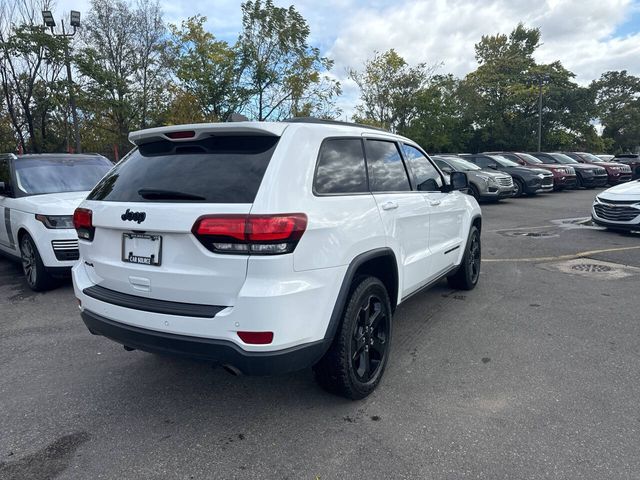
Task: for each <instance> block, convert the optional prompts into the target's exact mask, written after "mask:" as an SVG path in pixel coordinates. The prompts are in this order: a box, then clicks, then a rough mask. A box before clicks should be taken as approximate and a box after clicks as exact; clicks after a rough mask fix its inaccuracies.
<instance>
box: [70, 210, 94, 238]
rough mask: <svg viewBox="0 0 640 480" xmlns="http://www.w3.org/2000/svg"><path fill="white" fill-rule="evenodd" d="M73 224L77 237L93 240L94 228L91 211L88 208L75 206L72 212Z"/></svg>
mask: <svg viewBox="0 0 640 480" xmlns="http://www.w3.org/2000/svg"><path fill="white" fill-rule="evenodd" d="M73 226H74V227H75V229H76V231H77V232H78V238H80V239H82V240H88V241H92V240H93V234H94V233H95V230H96V229H95V228H94V226H93V213H92V212H91V210H89V209H88V208H76V211H75V212H73Z"/></svg>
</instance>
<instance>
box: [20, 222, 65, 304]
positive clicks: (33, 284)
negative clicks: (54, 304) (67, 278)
mask: <svg viewBox="0 0 640 480" xmlns="http://www.w3.org/2000/svg"><path fill="white" fill-rule="evenodd" d="M20 255H21V259H22V271H23V273H24V277H25V280H26V281H27V285H29V288H31V290H33V291H34V292H42V291H44V290H50V289H52V288H53V287H54V286H55V283H56V282H55V280H54V278H53V277H52V276H51V275H49V272H47V269H46V268H45V266H44V264H43V263H42V258H41V257H40V253H39V252H38V248H37V247H36V244H35V242H34V241H33V239H32V238H31V235H29V234H28V233H25V234H24V235H23V236H22V238H21V239H20Z"/></svg>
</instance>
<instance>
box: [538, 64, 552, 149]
mask: <svg viewBox="0 0 640 480" xmlns="http://www.w3.org/2000/svg"><path fill="white" fill-rule="evenodd" d="M545 80H549V75H540V76H538V88H539V90H538V152H541V151H542V84H543V83H544V81H545Z"/></svg>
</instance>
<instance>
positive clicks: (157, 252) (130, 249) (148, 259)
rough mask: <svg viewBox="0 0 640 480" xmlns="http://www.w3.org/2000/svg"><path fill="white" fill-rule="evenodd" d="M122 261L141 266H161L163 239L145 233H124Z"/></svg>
mask: <svg viewBox="0 0 640 480" xmlns="http://www.w3.org/2000/svg"><path fill="white" fill-rule="evenodd" d="M122 261H123V262H127V263H138V264H141V265H153V266H158V265H160V262H161V261H162V237H161V236H160V235H146V234H143V233H123V234H122Z"/></svg>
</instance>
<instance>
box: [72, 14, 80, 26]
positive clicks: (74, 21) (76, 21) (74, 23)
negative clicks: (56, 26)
mask: <svg viewBox="0 0 640 480" xmlns="http://www.w3.org/2000/svg"><path fill="white" fill-rule="evenodd" d="M71 26H72V27H74V28H75V27H79V26H80V12H78V11H77V10H71Z"/></svg>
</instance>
